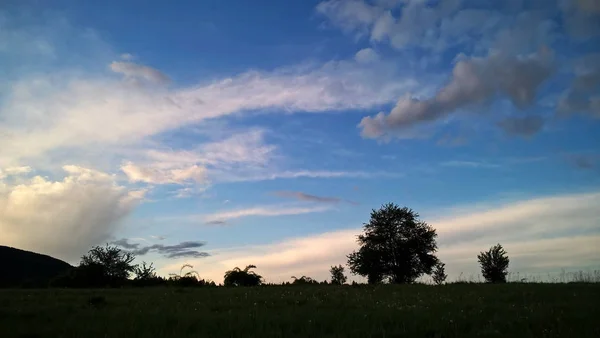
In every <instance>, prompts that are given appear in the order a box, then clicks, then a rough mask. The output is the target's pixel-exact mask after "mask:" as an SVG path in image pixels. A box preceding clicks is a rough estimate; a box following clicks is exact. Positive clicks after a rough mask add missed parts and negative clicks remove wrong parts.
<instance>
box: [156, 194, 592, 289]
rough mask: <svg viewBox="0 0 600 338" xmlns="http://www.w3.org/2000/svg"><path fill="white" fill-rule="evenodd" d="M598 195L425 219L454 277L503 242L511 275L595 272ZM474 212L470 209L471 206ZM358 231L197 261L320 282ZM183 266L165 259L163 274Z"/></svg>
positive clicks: (275, 278) (205, 272)
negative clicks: (593, 270) (249, 268)
mask: <svg viewBox="0 0 600 338" xmlns="http://www.w3.org/2000/svg"><path fill="white" fill-rule="evenodd" d="M599 204H600V193H597V192H595V193H586V194H574V195H559V196H554V197H540V198H534V199H529V200H521V201H516V202H512V203H508V204H504V205H495V206H489V207H487V208H478V209H476V210H475V211H472V210H469V209H470V208H468V207H466V206H465V208H461V210H462V211H460V212H459V213H455V214H451V215H450V216H448V217H445V218H441V219H432V220H428V219H425V221H427V222H428V223H429V224H431V225H432V226H433V227H435V228H436V229H437V232H438V235H439V237H438V244H439V257H440V258H441V259H442V260H443V261H444V262H445V263H446V269H447V272H448V273H449V275H450V278H451V279H453V278H454V279H455V278H457V277H458V276H459V274H460V273H461V272H462V273H463V274H464V275H466V276H470V275H473V276H476V275H478V274H479V266H478V263H477V257H476V256H477V254H478V253H479V252H480V251H482V250H485V249H488V248H489V247H490V246H492V245H495V244H496V243H501V244H502V245H503V246H504V247H505V248H506V250H507V252H508V254H509V257H510V259H511V265H510V267H509V270H510V271H512V272H519V271H520V272H525V273H528V274H535V273H536V272H542V271H545V272H548V271H550V272H552V271H554V272H555V273H559V272H560V271H561V269H563V268H566V269H569V268H570V269H593V268H597V267H598V265H599V264H600V251H599V250H600V249H598V246H597V242H598V241H599V240H600V228H599V227H598V224H599V221H600V212H599V211H598V208H597V206H598V205H599ZM471 209H472V208H471ZM360 231H361V229H360V228H358V227H357V228H351V229H347V230H339V231H333V232H329V233H323V234H314V235H309V236H306V237H301V238H294V239H288V240H283V241H281V242H279V243H274V244H270V245H262V246H248V247H243V248H234V249H229V250H228V249H221V250H217V249H215V250H211V251H209V253H210V254H211V257H208V258H205V259H202V260H200V261H197V262H192V264H193V265H194V266H195V267H197V268H198V270H199V271H202V276H203V277H205V278H210V279H213V280H215V281H217V282H218V281H222V278H223V273H224V272H225V271H226V270H228V269H231V268H233V267H235V266H245V265H247V264H255V265H256V266H257V267H258V269H257V272H258V273H260V274H261V275H263V276H264V277H265V278H266V279H267V281H271V282H281V281H288V280H289V279H290V276H293V275H307V276H311V277H313V278H316V279H317V280H324V279H328V278H329V273H328V271H329V267H330V266H331V265H337V264H345V262H346V255H347V254H348V253H350V252H352V250H355V249H356V248H357V244H356V235H358V234H359V233H360ZM178 267H179V265H178V264H177V263H173V264H167V263H165V264H161V268H160V271H161V272H162V273H165V274H166V273H169V272H173V271H176V270H177V269H178Z"/></svg>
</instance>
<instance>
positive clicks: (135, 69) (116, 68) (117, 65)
mask: <svg viewBox="0 0 600 338" xmlns="http://www.w3.org/2000/svg"><path fill="white" fill-rule="evenodd" d="M129 57H131V56H129ZM121 58H123V55H121ZM110 69H111V70H112V71H113V72H115V73H120V74H123V75H125V77H126V78H127V79H135V80H139V79H142V80H145V81H148V82H152V83H157V84H166V83H169V81H170V79H169V77H168V76H166V75H165V74H163V73H161V72H160V71H158V70H156V69H154V68H151V67H148V66H144V65H139V64H137V63H133V62H125V61H113V62H112V63H111V64H110Z"/></svg>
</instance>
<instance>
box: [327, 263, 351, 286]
mask: <svg viewBox="0 0 600 338" xmlns="http://www.w3.org/2000/svg"><path fill="white" fill-rule="evenodd" d="M329 273H330V274H331V284H334V285H342V284H345V283H346V281H347V280H348V278H347V277H346V275H344V267H343V266H341V265H338V266H335V265H334V266H332V267H331V268H330V269H329Z"/></svg>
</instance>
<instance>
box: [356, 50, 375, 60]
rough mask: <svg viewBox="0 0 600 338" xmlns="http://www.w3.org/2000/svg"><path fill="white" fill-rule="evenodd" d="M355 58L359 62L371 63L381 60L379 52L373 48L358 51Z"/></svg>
mask: <svg viewBox="0 0 600 338" xmlns="http://www.w3.org/2000/svg"><path fill="white" fill-rule="evenodd" d="M354 60H356V62H359V63H371V62H377V61H379V54H377V52H376V51H374V50H373V49H372V48H364V49H361V50H359V51H358V52H356V55H354Z"/></svg>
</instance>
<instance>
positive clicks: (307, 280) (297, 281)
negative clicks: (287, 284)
mask: <svg viewBox="0 0 600 338" xmlns="http://www.w3.org/2000/svg"><path fill="white" fill-rule="evenodd" d="M292 279H293V281H292V285H310V284H313V285H318V284H319V282H317V281H316V280H314V279H312V278H311V277H307V276H302V277H300V278H297V277H295V276H292Z"/></svg>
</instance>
